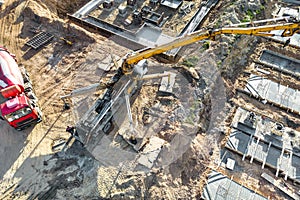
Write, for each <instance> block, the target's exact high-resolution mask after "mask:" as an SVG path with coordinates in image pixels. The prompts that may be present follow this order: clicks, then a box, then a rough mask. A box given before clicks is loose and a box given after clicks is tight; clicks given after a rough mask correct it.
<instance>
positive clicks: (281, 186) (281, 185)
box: [261, 173, 300, 200]
mask: <svg viewBox="0 0 300 200" xmlns="http://www.w3.org/2000/svg"><path fill="white" fill-rule="evenodd" d="M261 177H263V178H264V179H266V180H267V181H268V182H269V183H271V184H273V185H274V186H275V187H277V188H279V189H280V190H281V191H282V192H284V193H285V194H287V195H288V196H289V197H290V198H292V199H294V200H298V199H299V198H300V196H299V195H297V194H296V193H294V192H293V191H291V190H290V188H289V187H288V186H287V184H286V183H285V182H284V181H280V180H276V179H275V178H273V177H272V176H270V175H269V174H266V173H262V174H261Z"/></svg>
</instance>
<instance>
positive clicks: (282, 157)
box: [226, 108, 300, 182]
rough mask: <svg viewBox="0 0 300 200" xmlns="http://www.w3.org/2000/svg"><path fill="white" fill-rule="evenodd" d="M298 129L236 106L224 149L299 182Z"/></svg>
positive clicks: (299, 154)
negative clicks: (284, 125)
mask: <svg viewBox="0 0 300 200" xmlns="http://www.w3.org/2000/svg"><path fill="white" fill-rule="evenodd" d="M299 139H300V132H298V131H295V130H293V129H291V128H288V127H283V125H282V124H280V123H278V122H275V121H272V120H271V119H269V118H266V117H264V116H261V115H258V114H255V113H253V112H250V111H247V110H244V109H242V108H238V110H237V112H236V114H235V117H234V119H233V123H232V131H231V134H230V137H229V139H228V141H227V143H226V148H228V149H230V150H232V151H234V152H236V153H239V154H240V155H242V156H243V160H245V159H246V158H248V159H250V163H252V162H253V161H254V160H256V161H259V162H260V163H261V164H262V168H264V166H265V165H266V166H268V167H271V168H273V169H275V171H276V172H275V175H276V176H278V175H279V174H283V175H284V176H285V179H287V178H290V179H292V180H294V181H296V182H300V150H299V145H300V144H299Z"/></svg>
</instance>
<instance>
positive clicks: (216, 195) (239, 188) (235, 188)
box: [202, 171, 267, 200]
mask: <svg viewBox="0 0 300 200" xmlns="http://www.w3.org/2000/svg"><path fill="white" fill-rule="evenodd" d="M202 198H203V199H206V200H225V199H228V200H229V199H256V200H266V199H267V198H265V197H263V196H261V195H259V194H256V193H255V192H254V191H253V190H250V189H248V188H246V187H244V186H243V185H240V184H238V183H236V182H234V181H232V180H231V179H229V178H228V177H226V176H224V175H223V174H221V173H219V172H216V171H212V172H211V173H210V174H209V176H208V180H207V184H206V186H205V187H204V189H203V193H202Z"/></svg>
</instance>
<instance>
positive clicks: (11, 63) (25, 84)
mask: <svg viewBox="0 0 300 200" xmlns="http://www.w3.org/2000/svg"><path fill="white" fill-rule="evenodd" d="M0 116H1V118H2V119H5V120H6V121H7V122H8V123H9V124H10V125H11V126H12V127H14V128H15V129H17V130H22V129H24V128H26V127H28V126H30V125H31V124H33V123H37V122H40V121H41V119H42V118H41V111H40V109H39V107H38V105H37V98H36V97H35V95H34V93H33V90H32V87H31V83H30V80H29V77H28V75H27V74H24V75H22V73H21V71H20V69H19V67H18V65H17V63H16V61H15V59H14V56H13V55H12V54H10V53H9V52H8V51H7V50H6V49H5V48H3V47H0Z"/></svg>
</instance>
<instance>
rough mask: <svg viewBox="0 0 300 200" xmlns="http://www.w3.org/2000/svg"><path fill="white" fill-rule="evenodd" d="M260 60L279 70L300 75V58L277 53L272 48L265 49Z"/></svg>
mask: <svg viewBox="0 0 300 200" xmlns="http://www.w3.org/2000/svg"><path fill="white" fill-rule="evenodd" d="M259 61H260V62H261V63H262V64H264V65H266V66H268V67H271V68H275V69H276V70H278V71H282V72H284V73H287V74H290V75H293V76H297V77H300V68H299V66H300V60H297V59H294V58H291V57H288V56H285V55H282V54H279V53H276V52H274V51H270V50H264V51H263V52H262V54H261V56H260V58H259Z"/></svg>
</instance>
